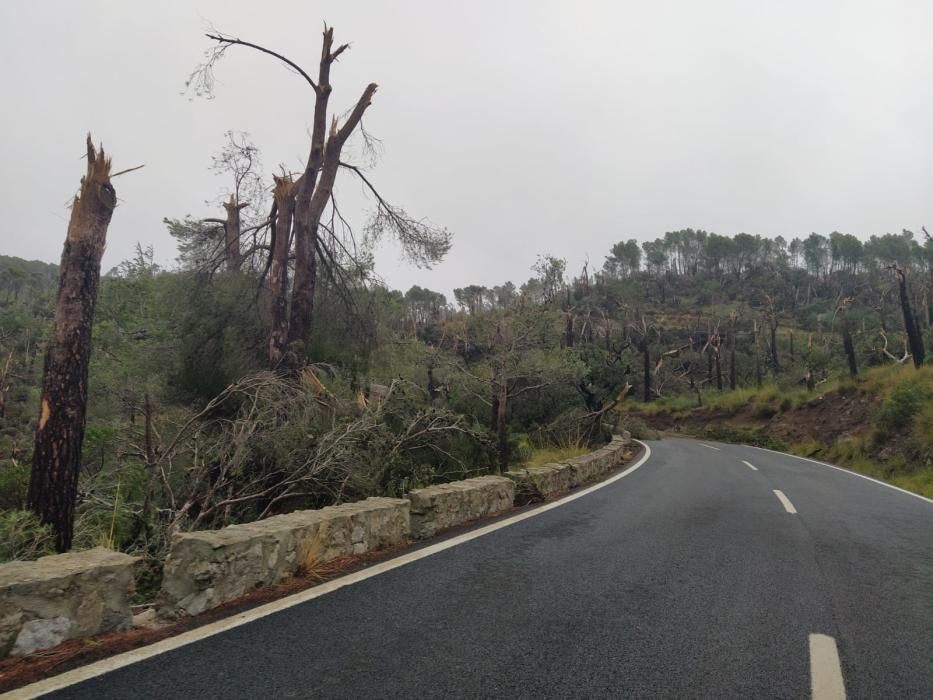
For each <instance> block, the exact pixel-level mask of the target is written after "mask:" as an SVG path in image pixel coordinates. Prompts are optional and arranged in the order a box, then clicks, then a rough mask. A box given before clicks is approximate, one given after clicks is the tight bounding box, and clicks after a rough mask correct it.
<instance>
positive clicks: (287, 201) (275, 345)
mask: <svg viewBox="0 0 933 700" xmlns="http://www.w3.org/2000/svg"><path fill="white" fill-rule="evenodd" d="M274 180H275V194H274V197H275V199H274V207H275V212H274V216H273V219H272V226H273V229H272V268H271V270H270V273H269V288H270V292H271V295H272V331H271V333H270V334H269V362H270V364H271V365H272V366H273V367H276V366H278V365H279V364H280V363H281V362H282V359H283V358H284V357H285V349H286V347H287V345H288V298H287V297H288V249H289V245H288V239H289V236H290V234H291V229H292V216H293V213H294V207H295V199H294V197H293V196H292V181H291V178H290V177H288V176H287V175H283V176H282V177H275V178H274Z"/></svg>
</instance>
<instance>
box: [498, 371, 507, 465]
mask: <svg viewBox="0 0 933 700" xmlns="http://www.w3.org/2000/svg"><path fill="white" fill-rule="evenodd" d="M508 400H509V380H508V376H507V375H506V372H505V368H504V367H503V368H502V369H501V371H500V373H499V400H498V403H497V405H496V409H497V422H498V433H499V473H504V472H506V471H507V470H508V468H509V425H508V423H507V422H506V420H505V409H506V405H507V403H508Z"/></svg>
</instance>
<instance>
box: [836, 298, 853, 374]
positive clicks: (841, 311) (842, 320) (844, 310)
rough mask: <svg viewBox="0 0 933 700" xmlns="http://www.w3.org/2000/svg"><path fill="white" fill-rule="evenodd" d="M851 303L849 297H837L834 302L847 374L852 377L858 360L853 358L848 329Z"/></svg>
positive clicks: (850, 335) (850, 336) (850, 334)
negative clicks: (847, 364)
mask: <svg viewBox="0 0 933 700" xmlns="http://www.w3.org/2000/svg"><path fill="white" fill-rule="evenodd" d="M851 303H852V299H851V298H850V297H846V298H843V299H839V300H838V301H837V302H836V316H837V317H838V318H839V331H840V333H841V334H842V348H843V350H845V353H846V360H847V361H848V363H849V374H851V375H852V376H853V377H857V376H858V362H857V361H856V358H855V345H854V344H853V342H852V333H851V332H850V330H849V304H851Z"/></svg>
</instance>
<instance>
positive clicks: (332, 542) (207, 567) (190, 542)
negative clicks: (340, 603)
mask: <svg viewBox="0 0 933 700" xmlns="http://www.w3.org/2000/svg"><path fill="white" fill-rule="evenodd" d="M408 507H409V502H408V501H407V500H402V499H399V498H367V499H366V500H365V501H358V502H356V503H347V504H344V505H339V506H330V507H328V508H322V509H320V510H301V511H296V512H294V513H289V514H287V515H277V516H273V517H271V518H266V519H265V520H258V521H256V522H252V523H245V524H242V525H231V526H229V527H225V528H223V529H221V530H199V531H196V532H186V533H182V534H179V535H176V536H175V538H174V539H173V540H172V548H171V550H170V551H169V555H168V558H167V559H166V561H165V566H164V568H163V574H162V590H161V591H160V593H159V597H158V600H157V607H158V608H159V610H160V612H161V613H162V614H163V615H166V616H169V617H171V616H177V615H198V614H199V613H202V612H204V611H205V610H210V609H211V608H214V607H216V606H218V605H220V604H221V603H225V602H227V601H228V600H233V599H235V598H239V597H240V596H242V595H245V594H246V593H249V592H250V591H253V590H255V589H257V588H262V587H264V586H270V585H272V584H274V583H278V582H279V581H283V580H284V579H287V578H289V577H291V576H294V575H295V574H297V573H298V572H299V571H301V570H302V569H309V568H311V567H313V566H314V565H315V564H322V563H324V562H328V561H331V560H333V559H336V558H338V557H342V556H349V555H352V554H362V553H364V552H369V551H371V550H375V549H385V548H386V547H391V546H394V545H398V544H402V543H404V542H406V541H407V540H408V536H409V531H410V530H409V514H408Z"/></svg>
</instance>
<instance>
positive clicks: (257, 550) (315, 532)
mask: <svg viewBox="0 0 933 700" xmlns="http://www.w3.org/2000/svg"><path fill="white" fill-rule="evenodd" d="M629 444H630V437H629V436H628V435H627V434H623V435H621V436H616V437H614V438H613V440H612V441H611V442H610V443H609V444H608V445H606V446H605V447H603V448H602V449H599V450H596V451H595V452H591V453H590V454H587V455H583V456H582V457H577V458H575V459H569V460H566V461H564V462H560V463H554V464H546V465H544V466H541V467H533V468H529V469H520V470H515V471H511V472H508V473H507V474H506V475H505V476H504V477H499V476H484V477H478V478H475V479H466V480H465V481H458V482H453V483H449V484H439V485H437V486H431V487H428V488H424V489H418V490H416V491H412V492H411V493H410V494H408V498H407V499H397V498H368V499H366V500H365V501H359V502H357V503H347V504H344V505H340V506H330V507H328V508H322V509H320V510H304V511H297V512H295V513H289V514H287V515H277V516H274V517H271V518H267V519H265V520H260V521H257V522H253V523H244V524H242V525H231V526H230V527H226V528H223V529H222V530H202V531H198V532H187V533H182V534H178V535H176V536H175V537H174V538H173V540H172V546H171V550H170V551H169V555H168V558H167V559H166V561H165V566H164V571H163V579H162V589H161V591H160V592H159V595H158V598H157V600H156V607H157V609H158V612H159V615H160V616H161V617H176V616H184V615H197V614H199V613H202V612H204V611H205V610H210V609H211V608H214V607H216V606H218V605H220V604H222V603H224V602H227V601H230V600H234V599H236V598H239V597H241V596H243V595H245V594H247V593H249V592H250V591H253V590H255V589H257V588H262V587H264V586H270V585H272V584H275V583H278V582H280V581H283V580H285V579H287V578H289V577H291V576H294V575H295V574H298V573H300V572H301V571H302V570H308V569H311V568H313V567H314V566H315V565H318V564H322V563H325V562H328V561H331V560H334V559H337V558H339V557H343V556H349V555H354V554H362V553H364V552H369V551H373V550H378V549H386V548H388V547H393V546H396V545H401V544H405V543H406V542H408V540H409V539H410V538H412V537H414V538H424V537H430V536H432V535H433V534H435V533H436V532H438V531H440V530H443V529H445V528H449V527H453V526H455V525H460V524H463V523H467V522H469V521H471V520H476V519H478V518H482V517H486V516H490V515H496V514H498V513H502V512H504V511H506V510H508V509H509V508H511V507H512V505H513V503H527V502H529V501H536V500H548V499H551V498H555V497H557V496H560V495H562V494H564V493H566V492H567V491H569V490H570V489H572V488H575V487H578V486H582V485H584V484H588V483H591V482H593V481H597V480H599V479H601V478H602V477H604V476H605V475H606V474H607V473H608V472H609V470H610V469H612V468H613V467H615V466H616V465H618V464H620V463H621V462H622V459H623V455H624V453H625V452H626V450H627V449H628V446H629ZM135 562H136V559H135V558H134V557H130V556H128V555H126V554H120V553H117V552H112V551H110V550H107V549H103V548H98V549H92V550H89V551H85V552H74V553H72V554H60V555H55V556H50V557H43V558H42V559H39V560H38V561H34V562H10V563H8V564H2V565H0V658H3V657H4V656H7V655H9V654H14V655H24V654H29V653H32V652H33V651H36V650H39V649H45V648H48V647H51V646H55V645H57V644H59V643H61V642H63V641H65V640H67V639H72V638H76V637H86V636H90V635H94V634H98V633H100V632H105V631H108V630H113V629H120V628H123V627H128V626H129V625H130V623H131V621H132V616H131V613H130V596H131V594H132V592H133V579H134V571H133V569H134V563H135Z"/></svg>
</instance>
